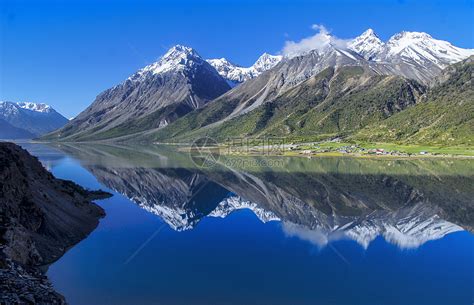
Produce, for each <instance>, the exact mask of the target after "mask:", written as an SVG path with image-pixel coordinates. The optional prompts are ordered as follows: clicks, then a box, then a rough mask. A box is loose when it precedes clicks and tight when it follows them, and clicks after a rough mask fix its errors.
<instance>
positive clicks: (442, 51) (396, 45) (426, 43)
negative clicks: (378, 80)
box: [384, 31, 474, 69]
mask: <svg viewBox="0 0 474 305" xmlns="http://www.w3.org/2000/svg"><path fill="white" fill-rule="evenodd" d="M386 46H387V47H386V51H385V54H384V55H385V56H387V57H389V58H390V57H396V56H400V57H402V58H404V59H411V60H414V61H415V62H416V63H418V64H426V62H431V63H433V64H435V65H436V66H438V67H439V68H441V69H442V68H445V67H446V66H447V65H449V64H453V63H456V62H458V61H461V60H463V59H465V58H467V57H469V56H471V55H473V54H474V49H462V48H458V47H455V46H453V45H452V44H451V43H449V42H447V41H444V40H438V39H434V38H433V37H431V35H429V34H427V33H423V32H405V31H404V32H400V33H398V34H395V35H393V36H392V37H391V38H390V39H389V41H388V42H387V44H386Z"/></svg>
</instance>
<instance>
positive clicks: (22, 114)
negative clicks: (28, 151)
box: [0, 101, 68, 139]
mask: <svg viewBox="0 0 474 305" xmlns="http://www.w3.org/2000/svg"><path fill="white" fill-rule="evenodd" d="M67 122H68V119H66V118H65V117H64V116H62V115H61V114H59V113H58V112H57V111H56V110H54V109H53V108H52V107H51V106H49V105H46V104H43V103H31V102H19V103H14V102H6V101H0V125H1V127H2V128H0V138H3V139H31V138H34V137H37V136H41V135H43V134H45V133H48V132H50V131H53V130H55V129H58V128H60V127H62V126H64V125H65V124H66V123H67Z"/></svg>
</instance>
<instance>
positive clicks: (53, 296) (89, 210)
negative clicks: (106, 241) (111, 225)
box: [0, 142, 111, 304]
mask: <svg viewBox="0 0 474 305" xmlns="http://www.w3.org/2000/svg"><path fill="white" fill-rule="evenodd" d="M110 196H111V195H110V194H109V193H106V192H102V191H90V190H86V189H84V188H82V187H81V186H79V185H77V184H75V183H74V182H72V181H66V180H61V179H57V178H55V177H54V176H53V175H52V174H51V173H50V172H48V171H47V170H46V169H44V167H43V166H42V164H41V163H40V162H39V161H38V159H37V158H36V157H33V156H31V155H30V154H29V153H28V152H27V151H26V150H24V149H22V148H21V147H19V146H18V145H16V144H13V143H5V142H0V304H66V301H65V299H64V297H63V296H62V295H60V294H59V293H57V292H55V291H54V288H53V286H52V284H51V283H50V281H49V280H48V279H47V277H46V276H45V268H44V266H47V265H49V264H51V263H53V262H54V261H56V260H58V259H59V258H60V257H61V256H62V255H63V254H64V253H65V252H66V251H67V249H69V248H70V247H72V246H73V245H75V244H77V243H78V242H80V241H81V240H82V239H84V238H85V237H86V236H87V235H89V234H90V232H92V231H93V230H94V229H95V228H96V227H97V225H98V224H99V219H100V218H102V217H104V215H105V213H104V210H103V209H102V208H101V207H99V206H98V205H96V204H94V203H93V202H92V200H95V199H103V198H108V197H110Z"/></svg>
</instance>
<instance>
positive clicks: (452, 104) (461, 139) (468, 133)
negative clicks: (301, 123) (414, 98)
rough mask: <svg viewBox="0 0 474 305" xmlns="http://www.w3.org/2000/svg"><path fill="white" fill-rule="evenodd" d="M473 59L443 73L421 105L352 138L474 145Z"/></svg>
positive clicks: (372, 126)
mask: <svg viewBox="0 0 474 305" xmlns="http://www.w3.org/2000/svg"><path fill="white" fill-rule="evenodd" d="M473 67H474V61H473V57H471V58H469V59H467V60H465V61H463V62H461V63H458V64H455V65H453V66H451V67H449V68H448V69H446V70H445V71H444V73H443V74H442V75H441V76H440V77H439V78H438V80H437V82H436V84H435V85H434V87H433V88H432V89H431V90H430V91H429V92H428V94H427V95H426V96H424V97H423V99H422V100H421V102H420V103H418V104H417V105H415V106H414V107H410V108H408V109H406V110H405V111H403V112H400V113H397V114H395V115H393V116H392V117H390V118H388V119H386V120H384V121H382V122H380V123H376V124H371V125H369V126H367V127H365V128H363V129H362V130H361V131H360V132H358V133H357V134H356V135H355V136H354V137H353V139H355V140H364V141H373V142H375V141H376V142H399V143H417V144H435V145H472V144H473V143H474V90H473V83H472V76H473V73H474V70H473Z"/></svg>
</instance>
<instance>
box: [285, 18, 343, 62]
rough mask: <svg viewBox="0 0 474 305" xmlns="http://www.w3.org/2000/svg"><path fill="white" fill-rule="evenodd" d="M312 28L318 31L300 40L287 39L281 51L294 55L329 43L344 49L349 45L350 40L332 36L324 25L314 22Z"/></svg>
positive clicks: (317, 48) (289, 55)
mask: <svg viewBox="0 0 474 305" xmlns="http://www.w3.org/2000/svg"><path fill="white" fill-rule="evenodd" d="M311 28H312V29H313V30H315V31H316V34H314V35H312V36H309V37H306V38H303V39H301V40H300V41H291V40H287V41H285V46H284V47H283V49H282V51H281V53H282V54H283V55H284V56H288V57H294V56H297V55H301V54H305V53H308V52H309V51H312V50H321V49H323V48H325V47H326V46H328V45H329V44H332V45H333V46H335V47H338V48H342V49H345V48H346V47H347V42H348V40H345V39H340V38H337V37H335V36H332V35H331V34H330V32H329V31H328V29H327V28H326V27H325V26H324V25H321V24H313V25H312V26H311Z"/></svg>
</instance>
